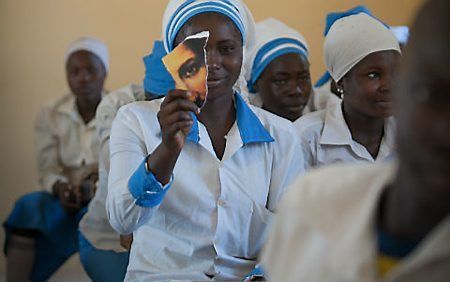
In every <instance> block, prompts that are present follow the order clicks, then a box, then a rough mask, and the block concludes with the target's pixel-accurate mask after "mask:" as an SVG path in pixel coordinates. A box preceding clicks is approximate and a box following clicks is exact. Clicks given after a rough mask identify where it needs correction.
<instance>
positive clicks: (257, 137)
mask: <svg viewBox="0 0 450 282" xmlns="http://www.w3.org/2000/svg"><path fill="white" fill-rule="evenodd" d="M234 97H235V106H236V120H237V125H238V128H239V133H240V134H241V139H242V143H244V145H247V144H250V143H261V142H274V141H275V139H273V138H272V136H271V135H270V133H269V132H268V131H267V129H266V128H265V127H264V126H263V125H262V123H261V121H260V120H259V118H258V117H257V116H256V115H255V113H254V112H253V111H252V110H251V109H250V107H249V106H248V105H247V103H246V102H245V101H244V99H242V97H241V95H239V94H238V93H236V94H235V95H234Z"/></svg>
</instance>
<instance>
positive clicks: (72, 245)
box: [4, 37, 108, 281]
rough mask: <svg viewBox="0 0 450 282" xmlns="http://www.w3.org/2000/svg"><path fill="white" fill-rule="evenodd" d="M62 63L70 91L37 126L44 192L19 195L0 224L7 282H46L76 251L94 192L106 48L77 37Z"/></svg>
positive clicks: (45, 110) (47, 110)
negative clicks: (0, 225) (80, 227)
mask: <svg viewBox="0 0 450 282" xmlns="http://www.w3.org/2000/svg"><path fill="white" fill-rule="evenodd" d="M65 63H66V73H67V81H68V84H69V87H70V90H71V92H72V93H70V94H68V95H66V96H64V97H62V98H58V99H57V100H56V101H53V102H51V103H49V104H48V105H46V106H45V107H44V108H43V109H42V111H41V112H40V114H39V116H38V118H37V121H36V127H35V142H36V149H37V162H38V172H39V181H40V184H41V185H42V188H44V189H47V191H42V192H34V193H30V194H27V195H25V196H23V197H21V198H20V199H19V200H18V201H17V202H16V204H15V207H14V210H13V211H12V213H11V214H10V216H9V217H8V219H7V220H6V222H5V223H4V227H5V231H6V240H5V248H4V250H5V254H6V258H7V280H8V281H30V280H31V281H46V280H48V279H49V277H50V276H51V275H52V274H53V273H54V272H55V271H56V270H57V269H58V268H59V267H60V266H61V265H62V264H63V263H64V262H65V261H66V260H67V259H68V258H69V257H70V256H71V255H73V254H74V253H75V252H77V251H78V234H77V233H78V231H77V229H78V222H79V220H80V218H81V216H82V214H83V213H84V211H85V209H84V207H85V206H86V205H87V204H88V202H89V200H90V198H91V197H92V195H93V194H94V192H95V183H96V181H97V179H98V168H97V161H98V151H99V143H98V139H97V136H96V134H95V111H96V108H97V106H98V104H99V103H100V100H101V98H102V91H103V84H104V81H105V78H106V74H107V71H108V50H107V47H106V46H105V45H104V44H103V43H102V42H101V41H99V40H97V39H94V38H87V37H83V38H80V39H78V40H76V41H75V42H73V43H72V44H71V45H70V46H69V48H68V50H67V52H66V59H65Z"/></svg>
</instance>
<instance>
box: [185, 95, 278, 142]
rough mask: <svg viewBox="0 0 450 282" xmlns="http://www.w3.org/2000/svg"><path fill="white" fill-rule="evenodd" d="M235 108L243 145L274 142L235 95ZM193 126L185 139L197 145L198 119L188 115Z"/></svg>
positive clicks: (239, 97)
mask: <svg viewBox="0 0 450 282" xmlns="http://www.w3.org/2000/svg"><path fill="white" fill-rule="evenodd" d="M234 97H235V107H236V122H237V125H238V128H239V133H240V135H241V139H242V143H244V145H247V144H250V143H258V142H274V141H275V140H274V139H273V138H272V136H271V135H270V134H269V132H268V131H267V130H266V128H265V127H264V126H263V125H262V123H261V121H260V120H259V119H258V117H257V116H256V115H255V113H254V112H253V111H252V110H251V109H250V107H249V106H248V105H247V103H246V102H245V101H244V99H242V97H241V96H240V95H239V94H238V93H235V95H234ZM190 114H191V116H192V119H193V120H194V124H193V125H192V127H191V130H190V131H189V133H188V136H186V139H187V140H189V141H191V142H194V143H198V142H199V141H200V135H199V130H198V119H197V117H196V116H195V114H194V113H192V112H191V113H190Z"/></svg>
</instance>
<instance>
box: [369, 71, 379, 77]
mask: <svg viewBox="0 0 450 282" xmlns="http://www.w3.org/2000/svg"><path fill="white" fill-rule="evenodd" d="M367 76H368V77H369V78H371V79H374V78H377V77H379V76H380V74H379V73H378V72H374V71H373V72H370V73H368V74H367Z"/></svg>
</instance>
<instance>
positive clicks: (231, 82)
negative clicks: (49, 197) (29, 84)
mask: <svg viewBox="0 0 450 282" xmlns="http://www.w3.org/2000/svg"><path fill="white" fill-rule="evenodd" d="M162 30H163V34H162V37H163V41H164V44H165V47H166V50H167V51H168V52H169V51H171V50H172V49H173V48H174V47H175V46H177V44H179V43H180V42H182V41H183V40H184V39H185V38H186V37H187V36H189V35H193V34H196V33H199V32H202V31H205V30H206V31H209V39H208V42H207V46H206V53H207V55H206V56H207V67H208V80H207V85H208V95H207V98H206V103H205V105H204V106H203V108H202V109H201V111H200V110H199V108H198V107H197V106H196V105H195V103H193V102H191V101H189V100H188V99H187V97H188V95H189V94H188V93H187V92H186V91H182V90H171V91H169V93H168V94H167V96H166V98H164V99H163V100H154V101H150V102H136V103H133V104H129V105H126V106H124V107H122V108H121V109H120V110H119V112H118V114H117V117H116V119H115V120H114V123H113V127H112V130H111V139H110V151H111V163H110V164H111V167H110V174H109V186H108V197H107V210H108V216H109V219H110V223H111V225H112V227H113V228H114V229H116V231H117V232H119V233H121V234H130V233H133V244H132V246H131V253H130V262H129V264H128V269H127V274H126V277H125V280H126V281H135V280H139V281H167V280H195V281H197V280H211V279H213V278H214V279H215V280H227V279H228V280H229V279H234V280H240V279H242V278H243V277H244V276H245V275H246V274H247V273H249V272H250V271H251V270H252V269H253V268H254V267H255V265H256V259H257V257H258V255H259V252H260V250H261V246H262V244H263V242H264V236H263V235H264V233H265V231H266V229H267V227H268V221H269V220H270V218H271V217H272V213H273V211H274V209H275V208H276V206H277V203H278V199H279V198H280V197H281V195H282V194H283V193H284V192H285V189H286V187H287V185H288V184H289V183H290V182H291V180H292V179H293V178H294V177H296V176H297V175H298V174H299V173H301V172H302V171H303V157H302V155H301V149H300V148H299V144H298V143H297V142H295V141H294V142H293V140H295V133H294V131H293V128H292V124H291V123H290V122H289V121H287V120H285V119H282V118H280V117H277V116H275V115H273V114H270V113H268V112H266V111H264V110H262V109H259V108H255V107H252V106H249V105H247V104H246V103H245V101H244V100H243V98H242V97H241V96H240V94H239V91H238V90H237V89H238V88H239V86H240V85H239V83H237V82H239V81H242V80H241V79H238V78H239V76H240V73H241V67H242V60H243V49H244V48H246V47H247V46H249V45H251V44H253V40H254V39H253V36H254V23H253V19H252V16H251V14H250V12H249V11H248V9H247V7H246V6H245V5H244V3H243V2H241V1H239V0H227V1H184V0H172V1H170V2H169V4H168V6H167V8H166V11H165V14H164V18H163V29H162Z"/></svg>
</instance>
